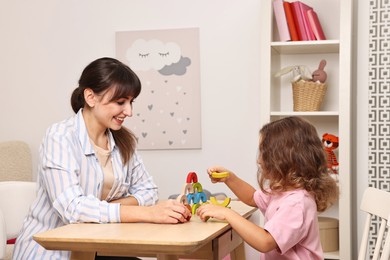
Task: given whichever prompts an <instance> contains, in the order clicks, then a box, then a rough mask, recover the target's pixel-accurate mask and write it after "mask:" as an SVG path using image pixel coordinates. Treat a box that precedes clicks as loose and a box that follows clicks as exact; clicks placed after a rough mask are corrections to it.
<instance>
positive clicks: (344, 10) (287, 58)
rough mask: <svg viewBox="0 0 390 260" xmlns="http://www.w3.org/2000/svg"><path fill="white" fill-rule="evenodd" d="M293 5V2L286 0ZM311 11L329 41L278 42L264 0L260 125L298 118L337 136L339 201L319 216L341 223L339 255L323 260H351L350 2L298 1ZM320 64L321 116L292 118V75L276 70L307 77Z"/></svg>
mask: <svg viewBox="0 0 390 260" xmlns="http://www.w3.org/2000/svg"><path fill="white" fill-rule="evenodd" d="M285 1H290V2H292V1H293V0H285ZM302 2H304V3H305V4H307V5H309V6H311V7H313V9H314V10H315V11H316V12H317V14H318V17H319V19H320V22H321V25H322V28H323V30H324V33H325V36H326V37H327V40H324V41H293V42H280V41H279V39H278V38H279V37H278V31H277V26H276V23H275V19H274V15H273V9H272V0H262V1H261V3H262V7H261V8H262V9H261V10H262V17H261V19H262V20H261V23H262V24H263V25H264V26H263V27H262V28H263V30H262V31H261V32H260V33H261V36H262V40H261V46H260V48H261V57H260V59H261V70H260V73H261V86H260V88H261V102H262V103H261V111H260V112H261V113H260V114H261V118H260V120H261V125H263V124H265V123H268V122H270V121H273V120H276V119H279V118H282V117H287V116H300V117H303V118H305V119H307V120H309V121H310V122H311V123H313V124H314V125H315V126H316V128H317V131H318V134H319V135H320V137H321V136H322V134H323V133H332V134H334V135H337V136H339V140H340V145H339V148H338V149H337V150H336V151H335V152H336V154H337V158H338V161H339V164H340V166H339V187H340V193H341V195H340V199H339V201H338V203H337V205H334V206H333V207H332V208H330V209H328V210H327V211H326V212H324V213H322V214H321V215H324V216H329V217H334V218H337V219H338V220H339V251H337V252H327V253H325V259H341V260H351V259H352V245H351V243H352V231H351V222H352V221H351V204H352V200H351V175H352V173H351V37H352V35H351V33H352V0H327V1H323V0H302ZM321 59H325V60H326V61H327V65H326V67H325V71H326V72H327V74H328V79H327V82H326V83H327V92H326V95H325V98H324V102H323V104H322V107H321V111H317V112H294V111H293V98H292V87H291V82H290V81H291V79H292V75H288V74H286V75H284V76H282V77H278V78H276V77H274V76H273V75H274V74H275V73H276V72H278V71H279V70H280V69H282V68H284V67H287V66H291V65H305V66H307V67H308V68H309V69H310V70H311V71H313V70H315V69H317V68H318V64H319V62H320V60H321Z"/></svg>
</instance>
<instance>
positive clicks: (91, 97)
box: [84, 88, 96, 107]
mask: <svg viewBox="0 0 390 260" xmlns="http://www.w3.org/2000/svg"><path fill="white" fill-rule="evenodd" d="M84 100H85V103H87V105H88V106H89V107H94V106H95V102H96V99H95V92H93V90H92V89H90V88H86V89H84Z"/></svg>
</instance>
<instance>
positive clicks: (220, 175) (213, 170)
mask: <svg viewBox="0 0 390 260" xmlns="http://www.w3.org/2000/svg"><path fill="white" fill-rule="evenodd" d="M207 173H208V174H209V177H210V180H211V182H212V183H217V182H226V180H227V179H228V178H229V177H230V175H231V174H232V172H230V171H229V170H228V169H226V168H224V167H221V166H213V167H210V168H208V169H207Z"/></svg>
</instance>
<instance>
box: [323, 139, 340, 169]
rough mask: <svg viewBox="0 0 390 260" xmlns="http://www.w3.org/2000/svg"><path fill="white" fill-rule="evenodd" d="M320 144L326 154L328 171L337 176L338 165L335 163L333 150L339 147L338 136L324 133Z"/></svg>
mask: <svg viewBox="0 0 390 260" xmlns="http://www.w3.org/2000/svg"><path fill="white" fill-rule="evenodd" d="M322 144H323V145H324V149H325V151H326V154H327V160H328V169H329V171H330V172H331V173H333V174H338V170H339V163H338V161H337V158H336V155H335V154H334V152H333V150H335V149H337V148H338V147H339V138H338V136H335V135H332V134H328V133H325V134H323V135H322Z"/></svg>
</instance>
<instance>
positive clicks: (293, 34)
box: [283, 2, 299, 41]
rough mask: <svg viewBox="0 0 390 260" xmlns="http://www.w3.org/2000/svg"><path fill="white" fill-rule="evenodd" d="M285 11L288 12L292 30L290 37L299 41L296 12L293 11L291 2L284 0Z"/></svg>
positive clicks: (287, 16) (289, 27)
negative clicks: (295, 19)
mask: <svg viewBox="0 0 390 260" xmlns="http://www.w3.org/2000/svg"><path fill="white" fill-rule="evenodd" d="M283 7H284V12H285V13H286V20H287V26H288V30H289V32H290V37H291V40H292V41H299V36H298V32H297V28H296V25H295V21H294V14H293V11H292V7H291V3H290V2H283Z"/></svg>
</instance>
